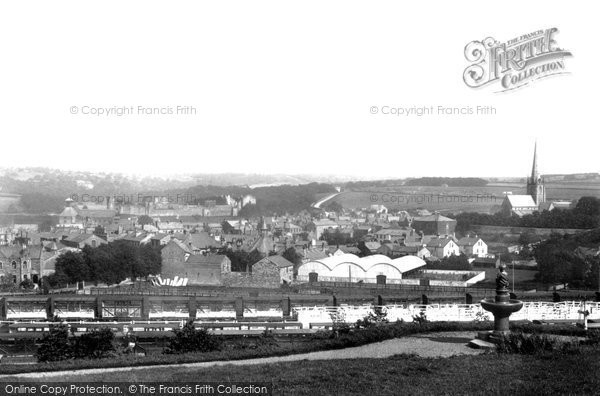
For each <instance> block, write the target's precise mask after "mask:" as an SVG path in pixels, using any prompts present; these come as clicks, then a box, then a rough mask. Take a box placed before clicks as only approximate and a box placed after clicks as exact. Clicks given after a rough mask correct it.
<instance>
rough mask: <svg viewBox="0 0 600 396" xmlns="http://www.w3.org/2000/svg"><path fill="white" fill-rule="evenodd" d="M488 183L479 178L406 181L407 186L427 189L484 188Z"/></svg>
mask: <svg viewBox="0 0 600 396" xmlns="http://www.w3.org/2000/svg"><path fill="white" fill-rule="evenodd" d="M487 184H488V182H487V180H485V179H480V178H478V177H419V178H417V179H410V180H407V181H406V184H405V185H407V186H427V187H441V186H444V185H445V186H448V187H483V186H485V185H487Z"/></svg>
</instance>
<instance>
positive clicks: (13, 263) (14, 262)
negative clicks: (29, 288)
mask: <svg viewBox="0 0 600 396" xmlns="http://www.w3.org/2000/svg"><path fill="white" fill-rule="evenodd" d="M12 267H13V269H17V262H16V261H14V260H13V262H12ZM15 283H16V281H15Z"/></svg>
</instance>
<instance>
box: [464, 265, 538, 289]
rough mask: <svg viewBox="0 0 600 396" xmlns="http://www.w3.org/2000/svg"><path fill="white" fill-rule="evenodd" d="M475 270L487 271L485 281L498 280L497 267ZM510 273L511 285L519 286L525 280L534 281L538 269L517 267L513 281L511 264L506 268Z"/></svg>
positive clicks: (476, 269) (477, 269)
mask: <svg viewBox="0 0 600 396" xmlns="http://www.w3.org/2000/svg"><path fill="white" fill-rule="evenodd" d="M475 271H485V282H486V283H493V282H495V280H496V276H497V275H498V270H497V269H496V268H475ZM506 272H507V273H508V280H509V282H510V284H511V285H513V284H514V285H515V286H519V285H520V284H521V283H523V282H533V281H534V277H535V274H536V273H537V271H533V270H522V269H516V270H514V281H513V270H512V268H511V266H510V265H509V266H508V268H507V269H506Z"/></svg>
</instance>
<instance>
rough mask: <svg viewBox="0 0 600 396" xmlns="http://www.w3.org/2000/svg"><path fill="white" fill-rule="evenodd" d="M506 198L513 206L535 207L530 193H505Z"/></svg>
mask: <svg viewBox="0 0 600 396" xmlns="http://www.w3.org/2000/svg"><path fill="white" fill-rule="evenodd" d="M506 199H507V200H508V202H509V203H510V205H511V207H513V208H516V207H519V208H521V207H528V208H532V209H537V205H536V204H535V202H534V201H533V198H532V197H531V195H507V196H506Z"/></svg>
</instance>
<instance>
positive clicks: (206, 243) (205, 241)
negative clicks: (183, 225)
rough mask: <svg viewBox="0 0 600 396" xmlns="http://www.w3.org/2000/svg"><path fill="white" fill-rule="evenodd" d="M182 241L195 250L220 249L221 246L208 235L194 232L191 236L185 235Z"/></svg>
mask: <svg viewBox="0 0 600 396" xmlns="http://www.w3.org/2000/svg"><path fill="white" fill-rule="evenodd" d="M184 241H185V242H186V243H188V244H190V243H191V245H192V246H193V247H194V248H196V249H208V248H211V247H220V246H221V244H220V243H219V242H217V241H216V240H215V239H214V238H213V237H211V236H210V235H208V233H206V232H196V233H193V234H187V237H186V238H185V239H184Z"/></svg>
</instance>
